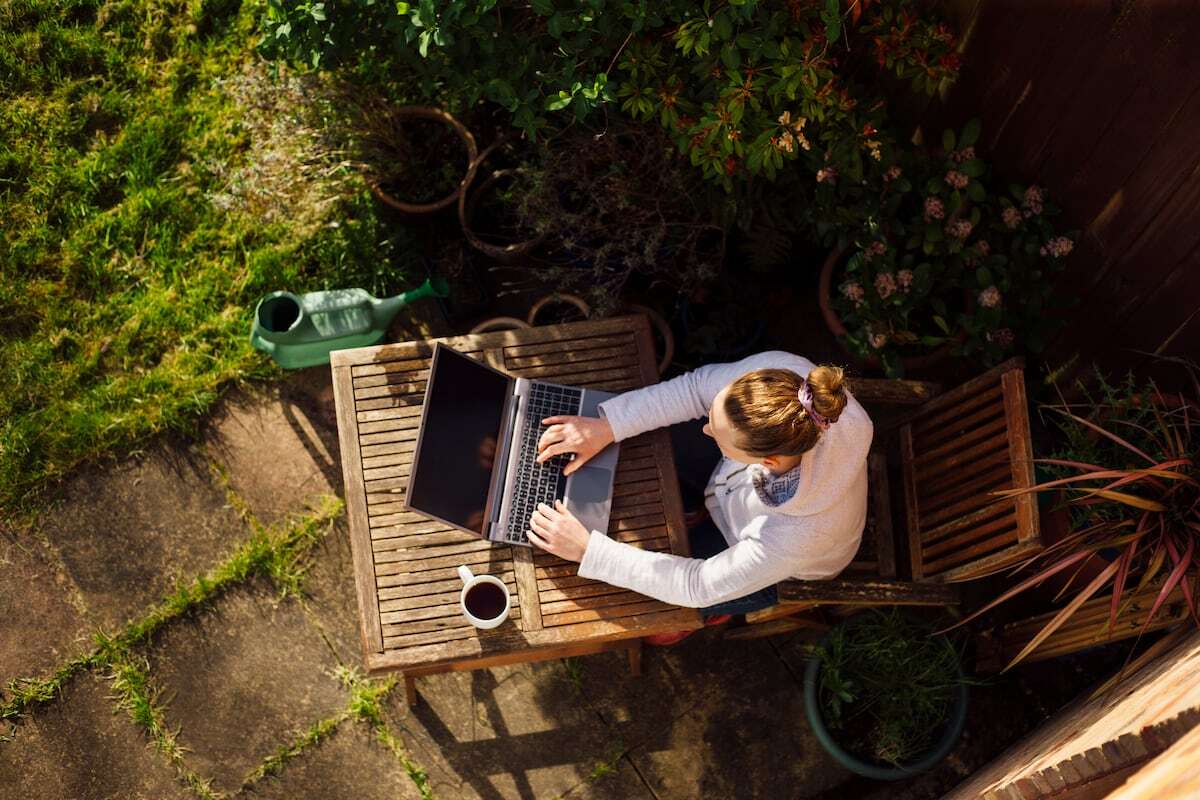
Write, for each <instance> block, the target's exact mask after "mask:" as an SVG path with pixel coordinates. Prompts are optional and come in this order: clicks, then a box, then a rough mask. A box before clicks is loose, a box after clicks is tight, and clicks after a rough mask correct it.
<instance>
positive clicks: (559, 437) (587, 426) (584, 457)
mask: <svg viewBox="0 0 1200 800" xmlns="http://www.w3.org/2000/svg"><path fill="white" fill-rule="evenodd" d="M542 424H543V425H547V426H549V427H547V428H546V431H545V432H544V433H543V434H542V438H541V439H539V440H538V457H537V460H538V463H539V464H540V463H542V462H543V461H545V460H546V459H548V458H552V457H554V456H557V455H562V454H563V453H574V454H575V459H574V460H573V461H571V463H570V464H567V466H566V467H564V468H563V474H564V475H570V474H571V473H572V472H574V471H575V470H577V469H579V468H580V467H582V466H583V465H584V464H586V463H587V462H588V461H589V460H590V459H591V458H592V456H594V455H596V454H597V453H599V452H600V451H601V450H603V449H604V448H606V447H608V446H609V445H610V444H612V443H613V430H612V426H611V425H609V424H608V420H606V419H604V418H603V417H546V418H545V419H544V420H542Z"/></svg>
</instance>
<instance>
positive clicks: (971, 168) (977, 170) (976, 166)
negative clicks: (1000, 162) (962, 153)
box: [958, 158, 984, 178]
mask: <svg viewBox="0 0 1200 800" xmlns="http://www.w3.org/2000/svg"><path fill="white" fill-rule="evenodd" d="M983 170H984V164H983V161H982V160H980V159H978V158H972V159H971V160H970V161H964V162H963V163H962V164H960V165H959V167H958V171H959V172H961V173H962V174H964V175H966V176H967V177H969V178H978V177H979V176H980V175H982V174H983Z"/></svg>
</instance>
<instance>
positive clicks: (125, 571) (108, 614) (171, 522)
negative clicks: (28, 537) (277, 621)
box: [38, 442, 247, 630]
mask: <svg viewBox="0 0 1200 800" xmlns="http://www.w3.org/2000/svg"><path fill="white" fill-rule="evenodd" d="M38 524H39V527H40V528H41V530H42V531H43V532H44V533H45V535H46V536H47V538H48V539H49V540H50V542H51V543H52V544H53V545H54V546H55V547H56V548H57V550H58V552H59V553H60V554H61V556H62V561H63V564H64V565H65V567H66V570H67V573H68V574H69V576H70V577H71V579H72V580H73V581H74V582H75V584H76V585H77V586H78V587H79V592H80V594H81V595H82V597H83V600H84V602H85V603H86V604H87V608H88V617H89V622H90V623H91V624H92V626H93V627H102V628H105V629H108V630H114V629H116V628H117V627H119V626H120V625H121V624H123V623H124V622H126V621H127V620H129V619H130V618H136V617H139V616H140V615H141V614H142V613H143V612H144V611H145V610H146V609H147V608H148V607H149V606H151V605H153V604H154V603H156V602H158V601H159V600H160V599H162V597H163V596H164V595H166V594H167V593H168V592H169V591H170V590H171V589H172V588H173V587H174V586H175V584H176V583H177V581H178V580H179V579H184V580H190V579H191V578H193V577H194V576H196V575H198V574H201V573H202V572H204V571H205V570H206V569H208V568H209V567H210V566H212V565H213V564H215V563H218V562H219V561H220V560H221V559H222V558H223V557H224V556H225V555H226V554H227V553H228V552H229V551H230V550H232V549H233V548H234V547H236V546H237V545H238V544H239V543H241V542H242V541H244V540H245V538H246V534H247V529H246V525H245V523H244V522H243V521H242V520H241V519H240V518H239V517H238V515H237V513H236V512H235V511H234V510H233V509H232V508H231V507H230V506H229V504H228V502H227V499H226V497H225V493H224V491H223V490H221V489H219V488H218V487H217V486H216V485H215V484H214V482H213V480H212V475H211V474H210V471H209V463H208V461H207V459H206V458H204V456H203V455H202V454H201V453H200V452H198V451H197V450H196V449H194V448H190V447H186V446H182V445H178V446H172V445H171V444H169V443H165V442H163V443H160V444H157V445H155V446H154V447H153V448H152V449H151V450H149V451H148V452H147V453H146V454H145V455H144V456H142V457H140V458H131V459H127V460H125V461H122V462H120V463H116V464H111V463H106V464H99V465H96V466H93V467H89V468H86V469H85V470H83V471H82V472H81V473H79V474H78V475H77V476H75V477H73V478H72V479H71V480H69V481H68V482H67V484H66V486H65V489H64V493H63V499H62V501H61V502H60V503H59V504H58V505H57V506H56V507H55V508H53V509H51V510H49V511H47V512H45V513H44V514H43V515H42V516H41V518H40V520H39V523H38Z"/></svg>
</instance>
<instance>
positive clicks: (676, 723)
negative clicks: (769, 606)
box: [579, 630, 849, 799]
mask: <svg viewBox="0 0 1200 800" xmlns="http://www.w3.org/2000/svg"><path fill="white" fill-rule="evenodd" d="M643 661H644V664H643V674H642V676H641V677H640V678H634V677H632V676H630V675H629V674H628V671H627V669H626V668H625V664H624V663H623V662H622V660H621V659H620V658H619V657H615V656H612V655H611V654H606V655H604V656H592V657H590V658H583V659H580V660H579V666H580V668H581V676H580V681H579V683H580V686H581V691H582V694H583V695H584V696H585V697H586V699H587V702H588V703H589V705H590V707H591V708H592V709H593V711H594V713H596V714H597V715H598V716H599V717H600V718H602V719H603V720H604V721H605V722H606V723H607V724H608V725H610V726H612V727H613V728H614V729H616V730H620V731H621V733H622V736H623V741H624V744H625V747H626V748H627V752H628V756H627V757H628V758H629V760H630V761H631V763H632V764H633V765H634V767H635V768H636V769H637V771H638V773H639V774H640V775H641V777H642V778H643V779H644V781H645V783H646V785H647V786H649V787H650V788H651V789H652V790H653V792H654V794H655V795H656V796H657V797H659V798H664V799H665V798H687V797H730V798H733V797H786V798H806V797H813V796H815V795H817V794H820V793H821V792H823V791H826V790H828V789H831V788H833V787H834V786H836V785H838V784H840V783H842V782H843V781H845V780H846V779H847V778H848V777H849V775H848V773H846V772H845V771H844V770H843V769H842V768H841V767H840V766H838V765H837V764H836V763H835V762H834V761H833V760H832V759H831V758H830V757H829V756H828V755H827V754H826V753H825V751H824V750H823V749H822V748H821V746H820V745H819V744H818V743H817V741H816V738H815V737H814V736H813V735H812V732H811V730H810V729H809V727H808V723H807V721H806V719H805V716H804V692H803V686H802V684H801V683H800V682H799V681H797V679H796V675H795V673H794V672H793V671H792V670H790V669H789V667H788V665H787V664H785V663H784V662H783V661H782V660H781V659H780V658H779V656H778V655H777V653H776V651H775V649H774V647H773V646H772V645H771V644H770V643H769V642H767V641H766V640H763V639H759V640H750V641H736V640H727V639H723V638H721V632H720V630H706V631H701V632H699V633H696V634H693V635H692V636H691V637H689V638H688V639H686V640H684V641H683V642H682V643H680V644H679V645H676V646H674V647H670V648H654V647H647V648H646V650H645V654H644V656H643Z"/></svg>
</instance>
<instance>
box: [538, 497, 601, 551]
mask: <svg viewBox="0 0 1200 800" xmlns="http://www.w3.org/2000/svg"><path fill="white" fill-rule="evenodd" d="M529 525H530V527H531V528H532V529H533V530H531V531H529V541H531V542H533V543H534V544H536V545H537V546H538V547H540V548H542V549H543V550H545V551H546V552H547V553H553V554H554V555H556V556H558V557H559V558H565V559H566V560H567V561H582V560H583V554H584V553H585V552H586V551H587V544H588V537H590V536H591V534H590V533H589V532H588V529H587V528H585V527H583V523H582V522H580V521H579V520H577V519H575V515H574V514H572V513H571V512H570V511H568V510H567V505H566V503H564V502H563V501H562V500H555V501H554V508H551V507H550V506H548V505H546V504H545V503H538V507H537V511H534V512H533V516H532V517H530V519H529Z"/></svg>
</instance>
